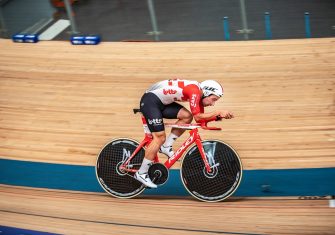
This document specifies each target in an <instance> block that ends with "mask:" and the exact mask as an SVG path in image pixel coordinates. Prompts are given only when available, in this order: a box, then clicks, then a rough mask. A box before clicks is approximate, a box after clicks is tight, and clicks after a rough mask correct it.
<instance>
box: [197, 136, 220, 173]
mask: <svg viewBox="0 0 335 235" xmlns="http://www.w3.org/2000/svg"><path fill="white" fill-rule="evenodd" d="M195 143H196V145H197V146H198V149H199V152H200V155H201V158H202V160H203V161H204V164H205V168H206V171H207V173H211V172H212V168H214V167H215V166H216V165H217V164H215V165H214V166H212V167H211V166H210V165H209V162H208V160H207V157H206V153H205V150H204V147H203V145H202V143H201V139H196V140H195Z"/></svg>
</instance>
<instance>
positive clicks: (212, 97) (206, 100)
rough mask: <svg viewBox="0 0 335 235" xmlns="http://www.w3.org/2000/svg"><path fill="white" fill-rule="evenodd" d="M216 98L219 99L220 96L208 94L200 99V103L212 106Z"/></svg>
mask: <svg viewBox="0 0 335 235" xmlns="http://www.w3.org/2000/svg"><path fill="white" fill-rule="evenodd" d="M218 99H220V97H218V96H216V95H210V96H208V97H206V98H203V99H202V104H203V106H204V107H207V106H214V105H215V102H216V101H218Z"/></svg>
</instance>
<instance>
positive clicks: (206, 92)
mask: <svg viewBox="0 0 335 235" xmlns="http://www.w3.org/2000/svg"><path fill="white" fill-rule="evenodd" d="M200 88H201V90H202V92H203V98H206V97H207V96H210V95H216V96H218V97H221V96H223V88H222V86H221V85H220V84H219V83H218V82H216V81H214V80H206V81H203V82H201V83H200Z"/></svg>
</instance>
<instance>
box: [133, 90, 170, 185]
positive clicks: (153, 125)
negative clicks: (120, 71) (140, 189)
mask: <svg viewBox="0 0 335 235" xmlns="http://www.w3.org/2000/svg"><path fill="white" fill-rule="evenodd" d="M140 109H141V112H142V114H143V116H144V117H145V119H146V121H147V125H148V128H149V130H150V131H151V133H152V136H153V140H152V141H151V143H150V144H149V145H148V147H147V149H146V150H145V156H144V159H143V162H142V165H141V167H140V169H139V170H138V172H136V174H135V179H137V180H138V181H140V182H142V183H143V184H145V185H146V186H148V187H151V188H156V187H157V185H155V184H154V183H153V182H152V181H151V180H150V178H149V176H148V170H149V167H150V165H151V164H152V161H153V159H154V158H155V156H156V155H157V152H158V150H159V147H160V146H161V145H162V144H163V143H164V141H165V138H166V137H165V129H164V123H163V114H162V111H161V110H163V109H164V104H163V103H162V102H161V101H160V99H159V98H158V97H157V96H156V95H155V94H153V93H146V94H144V95H143V97H142V99H141V103H140Z"/></svg>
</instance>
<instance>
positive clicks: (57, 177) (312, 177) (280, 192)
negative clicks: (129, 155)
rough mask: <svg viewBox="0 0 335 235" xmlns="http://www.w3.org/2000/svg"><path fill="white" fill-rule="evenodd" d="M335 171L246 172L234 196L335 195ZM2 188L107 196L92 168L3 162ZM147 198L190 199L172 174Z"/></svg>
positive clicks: (0, 162)
mask: <svg viewBox="0 0 335 235" xmlns="http://www.w3.org/2000/svg"><path fill="white" fill-rule="evenodd" d="M334 179H335V167H332V168H303V169H274V170H244V171H243V179H242V182H241V184H240V187H239V188H238V190H237V191H236V192H235V194H234V196H257V197H258V196H324V195H335V180H334ZM0 184H7V185H16V186H27V187H37V188H49V189H61V190H75V191H88V192H104V191H103V189H102V188H101V187H100V185H99V183H98V181H97V179H96V176H95V169H94V167H93V166H78V165H64V164H50V163H41V162H28V161H17V160H8V159H0ZM145 194H147V195H178V196H184V195H189V194H188V192H187V191H186V190H185V188H184V186H183V184H182V182H181V179H180V175H179V170H171V171H170V177H169V180H168V182H167V183H166V184H164V185H163V186H161V187H159V188H158V189H151V190H146V191H145Z"/></svg>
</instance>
